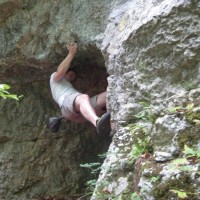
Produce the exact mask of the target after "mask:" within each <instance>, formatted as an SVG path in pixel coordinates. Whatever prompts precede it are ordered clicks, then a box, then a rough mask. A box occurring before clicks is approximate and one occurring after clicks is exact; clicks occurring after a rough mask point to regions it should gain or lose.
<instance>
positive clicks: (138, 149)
mask: <svg viewBox="0 0 200 200" xmlns="http://www.w3.org/2000/svg"><path fill="white" fill-rule="evenodd" d="M148 151H149V138H145V139H143V140H142V139H140V138H137V141H136V142H135V144H134V145H133V147H132V150H131V157H132V158H133V159H137V158H138V157H139V156H140V155H142V154H144V153H147V152H148Z"/></svg>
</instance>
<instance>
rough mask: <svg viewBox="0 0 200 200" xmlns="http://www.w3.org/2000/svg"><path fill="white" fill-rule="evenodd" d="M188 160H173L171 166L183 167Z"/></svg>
mask: <svg viewBox="0 0 200 200" xmlns="http://www.w3.org/2000/svg"><path fill="white" fill-rule="evenodd" d="M187 163H188V160H187V159H186V158H178V159H175V160H173V162H172V164H174V165H183V164H187Z"/></svg>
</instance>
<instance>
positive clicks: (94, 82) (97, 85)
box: [64, 46, 111, 190]
mask: <svg viewBox="0 0 200 200" xmlns="http://www.w3.org/2000/svg"><path fill="white" fill-rule="evenodd" d="M71 67H72V68H75V69H76V72H77V77H76V80H75V82H74V83H73V85H74V87H75V88H76V89H77V90H78V91H80V92H81V93H85V94H88V95H89V96H90V97H92V96H94V95H97V94H99V93H101V92H104V91H106V90H107V86H108V83H107V77H108V73H107V70H106V66H105V60H104V57H103V55H102V53H101V51H100V50H99V49H98V48H97V47H96V46H88V47H84V48H80V49H79V51H78V53H77V55H76V57H75V58H74V60H73V62H72V65H71ZM67 123H68V125H69V126H71V127H72V129H73V131H74V132H76V131H77V133H75V136H74V137H77V135H76V134H78V137H80V138H81V139H80V143H79V148H78V149H77V152H76V153H75V154H76V155H77V163H79V164H84V163H97V162H100V163H102V162H103V160H104V159H105V157H104V158H102V157H100V156H99V155H102V154H105V153H106V152H107V150H108V148H109V145H110V143H111V137H109V136H107V137H101V136H98V135H97V133H96V128H95V127H94V126H93V125H92V124H90V123H89V122H85V123H84V124H76V123H75V122H69V121H67ZM64 128H66V126H65V127H64ZM80 130H81V131H80ZM79 170H80V171H81V173H82V175H81V178H80V179H79V183H78V185H79V189H78V190H84V187H85V183H86V182H87V181H88V180H90V179H93V178H94V177H92V174H91V171H90V170H88V169H85V168H81V167H79Z"/></svg>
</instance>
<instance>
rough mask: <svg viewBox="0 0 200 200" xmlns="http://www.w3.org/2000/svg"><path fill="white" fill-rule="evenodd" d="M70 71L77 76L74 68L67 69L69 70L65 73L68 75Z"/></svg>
mask: <svg viewBox="0 0 200 200" xmlns="http://www.w3.org/2000/svg"><path fill="white" fill-rule="evenodd" d="M70 71H73V72H74V73H75V74H77V70H76V69H74V68H69V69H68V70H67V71H66V73H68V72H70Z"/></svg>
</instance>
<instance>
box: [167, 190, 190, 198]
mask: <svg viewBox="0 0 200 200" xmlns="http://www.w3.org/2000/svg"><path fill="white" fill-rule="evenodd" d="M170 191H171V192H174V193H175V194H177V195H178V197H179V198H180V199H184V198H186V197H188V196H187V194H186V192H184V191H180V190H170Z"/></svg>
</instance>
